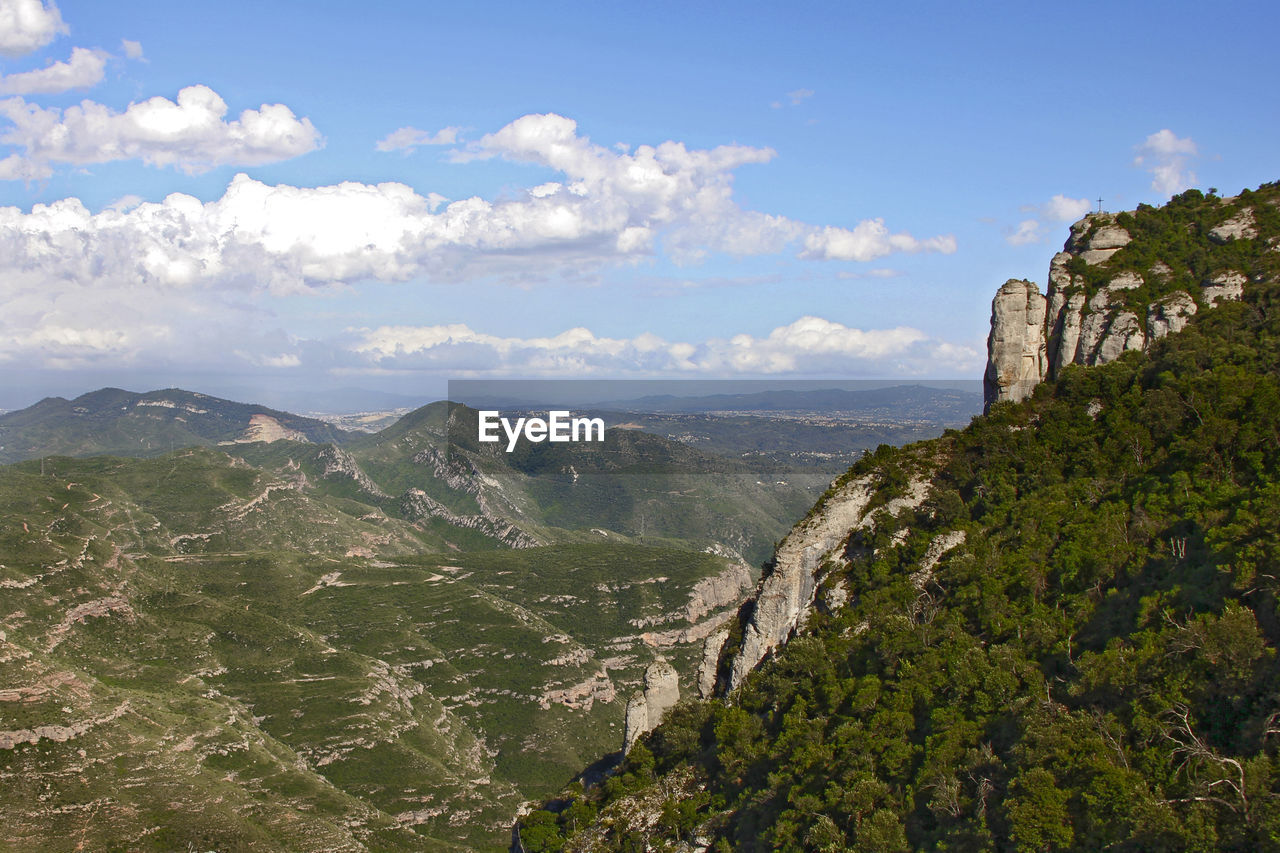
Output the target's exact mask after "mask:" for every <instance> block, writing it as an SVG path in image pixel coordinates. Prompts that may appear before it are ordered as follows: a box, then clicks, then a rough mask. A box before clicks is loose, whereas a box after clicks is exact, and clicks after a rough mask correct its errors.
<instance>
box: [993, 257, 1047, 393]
mask: <svg viewBox="0 0 1280 853" xmlns="http://www.w3.org/2000/svg"><path fill="white" fill-rule="evenodd" d="M1047 310H1048V303H1047V301H1046V300H1045V297H1044V296H1042V295H1041V293H1040V288H1038V287H1036V286H1035V285H1034V284H1032V283H1031V282H1029V281H1024V280H1021V279H1016V278H1011V279H1009V280H1008V281H1007V282H1005V283H1004V286H1003V287H1001V288H1000V290H999V291H997V292H996V297H995V299H993V300H992V301H991V335H990V336H989V337H988V338H987V371H986V375H985V376H984V377H983V396H984V398H985V399H986V402H987V404H988V405H990V404H991V403H994V402H996V401H998V400H1013V401H1014V402H1017V401H1018V400H1025V399H1026V398H1027V397H1029V396H1030V395H1031V391H1032V390H1033V389H1034V388H1035V387H1036V385H1038V384H1040V382H1041V380H1043V379H1044V377H1045V374H1046V372H1047V371H1048V364H1049V362H1048V350H1047V348H1046V345H1045V338H1044V327H1045V315H1046V312H1047Z"/></svg>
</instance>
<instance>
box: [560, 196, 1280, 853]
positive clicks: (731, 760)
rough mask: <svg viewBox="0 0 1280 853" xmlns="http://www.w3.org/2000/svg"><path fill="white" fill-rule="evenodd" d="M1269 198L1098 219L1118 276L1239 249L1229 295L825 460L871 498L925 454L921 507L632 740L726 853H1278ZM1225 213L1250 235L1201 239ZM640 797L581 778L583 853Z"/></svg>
mask: <svg viewBox="0 0 1280 853" xmlns="http://www.w3.org/2000/svg"><path fill="white" fill-rule="evenodd" d="M1277 199H1280V187H1276V186H1270V187H1264V188H1262V189H1260V190H1259V191H1257V192H1255V193H1244V194H1242V195H1241V196H1240V198H1239V199H1237V200H1235V201H1232V202H1227V201H1224V200H1222V199H1219V198H1217V197H1216V196H1209V197H1206V196H1204V195H1202V194H1200V193H1199V192H1195V191H1190V192H1187V193H1184V194H1182V195H1181V196H1179V197H1177V198H1175V199H1174V200H1173V201H1172V202H1171V203H1170V204H1169V205H1168V206H1167V207H1165V208H1162V209H1161V210H1158V211H1157V210H1155V209H1151V208H1145V207H1143V208H1139V210H1138V211H1137V212H1136V213H1135V214H1133V215H1132V216H1126V217H1122V220H1123V221H1122V223H1121V224H1123V225H1124V226H1125V227H1126V228H1129V229H1130V230H1131V232H1132V233H1134V238H1135V239H1134V241H1133V243H1131V244H1130V245H1129V246H1128V247H1126V248H1125V249H1124V250H1122V251H1121V252H1120V253H1117V254H1116V255H1115V256H1114V258H1113V261H1114V262H1117V263H1118V264H1119V266H1120V268H1126V265H1132V266H1133V268H1135V269H1136V268H1139V267H1143V266H1144V265H1145V267H1146V268H1149V266H1150V264H1151V263H1153V262H1154V261H1155V260H1156V259H1163V260H1165V261H1166V262H1167V263H1169V264H1170V265H1171V266H1173V267H1174V268H1175V269H1178V268H1179V265H1181V269H1183V270H1185V273H1180V274H1182V275H1185V281H1183V285H1184V286H1190V285H1192V284H1194V285H1196V286H1198V284H1199V281H1200V279H1201V277H1202V276H1204V275H1207V274H1208V273H1211V272H1213V271H1214V270H1215V269H1217V268H1220V265H1223V264H1232V265H1237V264H1238V265H1241V266H1239V267H1238V268H1241V269H1245V270H1246V271H1247V272H1249V273H1250V274H1251V275H1252V276H1254V278H1255V281H1254V282H1253V283H1251V284H1250V285H1249V287H1248V288H1247V289H1246V294H1245V300H1244V302H1243V303H1239V304H1226V305H1223V306H1221V307H1219V308H1217V309H1215V310H1214V311H1207V312H1201V313H1200V314H1199V315H1198V316H1197V317H1196V318H1195V321H1194V322H1193V323H1192V324H1191V325H1190V326H1189V327H1188V328H1187V329H1185V330H1184V331H1183V332H1181V333H1179V334H1177V335H1173V336H1170V337H1168V338H1166V339H1164V340H1162V341H1160V342H1158V343H1156V344H1155V345H1154V346H1153V347H1152V349H1151V351H1150V352H1149V353H1148V354H1147V355H1146V357H1145V358H1141V357H1139V355H1138V354H1131V355H1130V356H1128V357H1126V358H1123V359H1121V360H1120V361H1118V362H1115V363H1112V364H1109V365H1106V366H1103V367H1097V368H1089V369H1082V368H1068V369H1066V370H1064V371H1063V373H1062V376H1061V377H1059V379H1058V380H1057V381H1056V382H1054V383H1052V384H1046V385H1044V386H1042V387H1041V388H1039V389H1037V393H1036V394H1035V395H1034V397H1033V398H1032V399H1031V400H1029V401H1025V402H1024V403H1021V404H1017V405H1012V404H1005V405H997V406H995V407H993V408H992V410H991V412H990V413H989V414H988V415H987V416H985V417H983V418H979V419H975V421H974V422H973V423H972V424H971V425H970V426H969V427H968V428H967V429H965V430H962V431H957V432H948V433H947V434H946V435H945V436H944V437H942V438H941V439H938V440H935V441H933V442H929V443H927V444H925V445H917V446H911V447H907V448H902V449H893V448H881V449H880V450H879V451H877V452H876V453H874V454H870V455H868V457H867V458H865V459H864V460H863V461H862V462H860V463H859V464H858V465H856V466H854V468H853V469H851V470H850V471H849V473H848V474H846V475H845V476H844V477H843V478H841V482H848V481H849V480H850V479H852V478H857V477H870V478H871V479H873V480H875V481H877V482H879V483H881V484H882V487H881V489H882V491H881V495H880V497H879V498H878V503H879V504H883V503H884V502H885V501H887V499H888V496H889V495H892V494H894V493H895V490H900V489H901V487H902V484H903V482H904V477H909V475H911V474H914V473H915V472H918V471H920V470H922V469H923V468H924V467H925V463H926V462H927V461H928V460H937V463H936V473H935V474H934V475H933V478H932V489H931V494H930V496H929V498H928V500H927V501H926V503H925V505H924V506H923V507H922V508H921V509H920V510H918V511H916V512H913V513H904V514H903V515H902V516H900V517H899V518H897V519H892V520H890V519H887V518H883V517H882V518H881V523H880V524H879V526H878V529H877V530H874V531H861V532H859V533H857V534H855V536H853V537H851V540H850V542H849V543H848V547H847V548H846V551H845V556H846V557H847V558H848V560H849V565H848V566H847V568H842V569H839V570H838V571H839V572H840V573H841V579H842V580H843V581H844V582H845V583H846V584H847V585H848V587H849V589H850V593H851V594H850V596H849V603H848V605H847V606H846V607H845V608H844V609H843V610H841V611H839V612H836V613H831V614H826V613H822V612H814V613H813V614H812V615H811V617H810V619H809V622H808V625H807V629H806V632H805V633H804V634H802V635H801V636H800V637H798V638H796V639H794V640H792V641H791V642H790V643H789V644H788V645H786V646H785V647H784V648H783V649H782V650H780V651H779V652H778V653H777V654H776V655H775V656H774V657H773V658H772V659H771V660H770V661H768V662H767V663H766V664H764V665H763V666H762V667H760V668H759V669H758V670H757V671H756V672H755V673H753V674H752V675H751V676H750V677H749V678H748V679H747V681H746V683H745V684H744V685H743V686H742V687H741V688H740V689H739V690H738V692H736V693H735V694H734V695H733V696H732V697H731V699H730V701H727V702H723V703H721V702H716V703H712V704H709V705H706V706H704V707H703V708H702V709H701V710H700V711H697V712H693V711H690V712H686V713H682V714H679V715H673V717H672V718H671V719H670V720H668V721H667V722H665V723H664V725H663V726H662V727H660V728H659V729H658V730H657V731H655V732H654V733H653V734H652V735H651V736H650V739H649V743H650V744H663V745H664V746H663V747H662V748H659V749H656V750H655V751H654V752H653V758H654V760H655V762H656V764H655V767H654V770H655V772H656V773H657V774H658V781H657V782H656V783H655V784H654V785H653V786H651V789H652V790H662V789H663V786H664V785H665V786H675V780H679V779H683V778H685V776H684V775H682V774H689V773H692V774H693V777H692V778H693V779H694V780H695V782H696V783H694V784H689V783H686V784H683V786H682V787H681V786H675V787H679V788H680V790H683V791H684V792H686V793H685V794H684V795H683V799H684V801H685V802H689V803H694V802H696V803H698V806H697V809H698V819H699V820H701V825H700V828H699V830H698V831H699V832H701V833H702V834H703V835H705V836H708V837H710V838H712V839H713V841H714V844H719V845H721V846H723V847H725V848H730V849H735V850H744V851H757V850H758V851H764V850H838V849H858V850H908V849H924V850H1027V851H1043V850H1076V851H1093V850H1102V849H1114V850H1129V851H1139V850H1141V851H1147V850H1168V851H1173V850H1237V851H1246V850H1248V851H1253V850H1276V849H1280V841H1277V839H1280V834H1278V833H1277V828H1278V827H1280V736H1278V735H1277V732H1280V691H1278V690H1277V687H1276V685H1277V684H1280V661H1277V656H1276V654H1275V649H1276V646H1277V644H1280V608H1278V606H1277V604H1278V602H1280V571H1277V565H1278V563H1280V473H1278V472H1280V268H1278V267H1277V261H1276V257H1277V255H1276V253H1275V252H1265V251H1263V249H1264V248H1265V247H1266V246H1267V245H1268V242H1269V241H1270V240H1272V239H1274V238H1275V237H1277V236H1280V222H1276V221H1274V220H1275V211H1276V201H1277ZM1244 206H1251V207H1252V208H1253V210H1254V211H1255V218H1256V220H1257V222H1258V225H1259V237H1258V238H1257V239H1256V240H1236V241H1231V242H1229V243H1227V244H1226V245H1218V244H1212V243H1210V242H1209V241H1208V240H1207V239H1206V235H1207V232H1208V230H1209V229H1211V228H1213V227H1214V226H1216V225H1217V224H1219V223H1220V222H1222V221H1223V220H1225V219H1226V218H1228V217H1229V216H1232V215H1234V214H1235V213H1236V212H1238V211H1239V210H1240V209H1242V207H1244ZM1086 271H1087V270H1086ZM1114 272H1115V268H1114V266H1113V268H1112V269H1111V270H1110V272H1109V273H1108V275H1113V274H1114ZM1089 274H1090V275H1093V274H1094V273H1092V272H1089ZM1100 283H1101V279H1099V281H1097V282H1092V284H1091V286H1093V285H1094V284H1100ZM1192 292H1195V291H1194V290H1193V291H1192ZM1147 296H1149V294H1148V295H1147ZM1143 298H1147V297H1146V296H1144V297H1143ZM833 493H834V491H832V492H829V493H828V495H826V496H824V500H825V499H829V498H830V495H831V494H833ZM957 529H958V530H963V531H964V532H965V533H966V534H967V536H966V539H965V541H964V543H963V544H962V545H960V546H958V547H956V548H954V549H952V550H951V551H950V552H948V553H947V554H946V556H945V557H944V558H943V559H942V560H941V561H940V562H939V563H938V565H937V566H936V567H935V568H934V570H933V572H932V575H931V577H929V578H928V579H927V580H925V581H920V580H919V579H918V578H917V580H915V581H913V575H914V574H915V573H916V572H917V570H918V567H919V563H920V559H921V556H922V554H923V550H924V548H925V547H927V544H928V542H929V541H930V540H931V539H932V538H933V537H934V536H936V535H938V534H940V533H943V532H947V531H951V530H957ZM619 772H620V774H621V775H622V776H624V777H625V776H626V775H627V774H634V773H635V765H634V764H633V762H632V761H630V760H629V761H628V762H625V763H624V764H623V765H622V767H621V768H620V770H619ZM632 778H633V780H634V779H636V778H637V777H635V776H634V775H633V777H632ZM649 790H650V789H645V788H640V789H639V790H638V791H637V790H636V789H628V790H625V791H624V790H621V789H619V788H610V787H609V786H606V787H604V788H603V789H589V790H587V791H586V792H584V793H583V794H581V795H578V796H577V799H576V800H575V802H577V801H579V800H581V801H585V802H589V803H591V804H592V805H593V806H595V807H597V808H599V810H600V815H601V821H602V823H600V824H597V826H596V827H594V828H592V830H591V831H592V832H593V833H595V834H593V835H592V836H591V837H592V839H593V841H594V842H597V843H595V846H594V847H593V849H622V847H621V846H620V844H621V842H620V839H621V838H622V837H623V834H622V833H621V832H615V833H612V834H610V832H608V831H603V833H602V829H601V827H602V825H603V826H607V824H605V823H603V822H604V820H605V817H606V816H608V815H612V814H615V813H618V810H619V809H621V808H622V807H623V804H625V803H628V802H634V801H637V800H638V798H642V797H643V796H646V792H647V791H649ZM695 792H700V793H702V794H705V796H704V797H698V798H695V796H694V793H695ZM670 808H671V809H674V808H675V806H674V805H672V806H671V807H670ZM668 810H669V809H668V807H667V806H665V805H664V806H663V814H664V815H666V814H667V812H668ZM602 837H603V838H604V839H605V841H604V842H603V844H602V843H598V842H600V839H601V838H602ZM648 837H649V838H650V839H651V840H653V839H655V838H670V837H673V836H672V832H671V830H670V829H669V828H666V827H665V826H664V828H662V829H661V830H658V831H655V832H653V833H650V834H649V836H648ZM574 843H575V842H574V837H573V834H572V833H569V841H568V844H569V846H570V849H574V848H573V844H574Z"/></svg>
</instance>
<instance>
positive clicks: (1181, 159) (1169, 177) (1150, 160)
mask: <svg viewBox="0 0 1280 853" xmlns="http://www.w3.org/2000/svg"><path fill="white" fill-rule="evenodd" d="M1198 154H1199V151H1198V150H1197V149H1196V144H1195V142H1194V141H1192V139H1191V138H1190V137H1186V138H1179V137H1178V135H1177V134H1175V133H1174V132H1173V131H1171V130H1169V129H1168V128H1164V129H1163V130H1158V131H1156V132H1155V133H1153V134H1151V135H1150V136H1148V137H1147V138H1146V141H1144V142H1143V143H1142V145H1140V146H1138V156H1137V157H1135V158H1134V160H1133V163H1134V165H1135V166H1141V167H1143V168H1145V169H1146V170H1147V171H1148V172H1150V173H1151V175H1152V179H1151V189H1153V190H1155V191H1156V192H1158V193H1161V194H1162V195H1170V196H1171V195H1174V194H1176V193H1180V192H1182V191H1183V190H1185V189H1187V188H1188V187H1190V186H1191V185H1192V184H1194V183H1195V182H1196V174H1195V172H1193V171H1191V170H1190V168H1188V167H1189V166H1190V162H1191V158H1193V157H1195V156H1197V155H1198Z"/></svg>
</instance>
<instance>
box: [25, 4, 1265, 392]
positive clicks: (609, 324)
mask: <svg viewBox="0 0 1280 853" xmlns="http://www.w3.org/2000/svg"><path fill="white" fill-rule="evenodd" d="M1277 23H1280V12H1278V11H1277V10H1276V8H1275V7H1274V4H1265V3H1253V4H1248V3H1225V4H1221V5H1218V6H1215V7H1213V8H1212V9H1211V10H1210V9H1208V8H1207V7H1205V6H1204V5H1203V4H1189V3H1161V4H1156V3H1131V4H1114V3H1108V4H1089V3H1076V4H1070V5H1066V4H1053V5H1052V6H1051V5H1049V4H1028V3H1016V4H1015V3H1008V4H996V3H989V4H981V5H978V4H954V3H910V4H880V5H874V6H873V5H869V4H854V3H839V4H837V3H807V4H805V3H801V4H786V6H785V7H784V6H783V4H760V3H732V4H730V3H702V4H688V3H680V4H676V3H650V4H644V5H642V6H635V5H631V6H623V5H621V4H586V3H577V4H570V3H542V4H529V3H469V4H452V5H448V6H446V5H444V4H422V3H392V2H386V3H378V4H354V3H340V2H316V0H311V2H272V3H260V2H257V3H236V2H223V3H219V4H217V5H216V6H215V5H213V4H209V5H202V4H173V3H159V2H131V3H124V4H103V3H90V2H72V0H64V2H60V3H58V4H57V5H56V6H55V4H54V3H52V2H48V0H46V2H44V3H41V2H39V0H0V74H2V75H3V76H0V178H3V180H0V206H4V208H3V210H0V246H3V250H0V267H2V268H0V293H3V299H4V305H5V310H4V311H3V312H0V371H2V373H0V407H6V408H15V407H18V406H22V405H27V404H29V403H31V402H34V401H35V400H36V399H39V398H40V397H42V396H45V395H48V394H62V395H70V394H76V393H80V392H82V391H86V390H91V389H93V388H96V387H99V386H102V385H108V384H109V385H116V386H121V387H126V388H132V389H137V390H144V389H147V388H152V387H163V386H171V385H177V386H181V387H187V388H191V389H193V390H201V391H205V392H208V393H215V394H217V393H221V394H230V395H235V396H238V397H240V398H242V399H248V398H256V399H263V400H267V401H270V400H272V399H273V397H278V396H279V395H280V394H281V393H283V391H285V390H288V391H290V392H292V393H295V394H296V393H300V392H301V393H307V394H314V395H315V398H316V400H317V403H316V406H315V408H317V409H323V408H324V402H323V397H324V394H325V393H326V391H327V390H331V389H334V388H339V387H362V388H371V389H384V390H391V391H396V392H399V393H404V394H409V395H415V396H420V397H422V398H423V399H427V398H431V397H435V396H439V395H441V394H442V393H443V391H444V387H445V381H446V380H448V379H451V378H454V379H456V378H485V377H504V378H505V377H512V376H538V377H557V378H582V377H627V378H639V377H653V376H662V377H669V376H678V377H687V378H712V377H722V376H731V377H769V378H777V377H839V378H846V377H849V378H866V377H896V376H902V377H912V376H914V377H966V378H976V377H978V376H979V375H980V374H981V371H982V364H983V344H984V340H985V336H986V333H987V322H988V314H989V306H990V298H991V295H992V294H993V293H994V291H995V289H996V287H998V285H999V284H1001V283H1002V282H1003V281H1004V280H1005V279H1006V278H1009V277H1027V278H1031V279H1032V280H1035V281H1039V282H1041V283H1043V280H1044V276H1045V273H1046V271H1047V268H1048V262H1049V259H1050V257H1052V255H1053V253H1054V251H1056V250H1057V248H1058V247H1059V246H1060V244H1061V242H1062V240H1063V239H1064V238H1065V236H1066V232H1067V226H1068V225H1069V223H1070V222H1071V221H1072V220H1074V219H1075V218H1078V216H1079V215H1080V214H1081V212H1082V211H1083V210H1084V209H1085V208H1086V207H1087V206H1088V205H1089V204H1090V203H1093V204H1096V201H1091V200H1096V199H1097V198H1098V197H1099V196H1101V197H1102V198H1103V203H1104V206H1105V207H1106V208H1108V209H1111V210H1118V209H1131V208H1132V207H1134V206H1135V205H1137V204H1138V203H1140V202H1147V203H1159V202H1162V201H1164V200H1165V199H1167V198H1168V196H1169V195H1170V194H1172V193H1174V192H1177V191H1180V190H1181V189H1183V188H1186V187H1191V186H1195V187H1200V188H1203V189H1207V188H1209V187H1211V186H1212V187H1217V188H1219V189H1220V190H1221V191H1222V192H1224V193H1233V192H1235V191H1238V190H1239V189H1241V188H1244V187H1254V186H1257V185H1258V184H1260V183H1263V182H1267V181H1272V180H1276V179H1280V146H1278V145H1277V141H1278V139H1280V134H1278V133H1277V130H1278V129H1280V128H1278V125H1280V114H1278V112H1280V110H1278V107H1280V103H1278V101H1280V95H1278V94H1277V91H1276V88H1275V80H1277V79H1280V74H1278V73H1277V72H1278V71H1280V68H1277V66H1278V65H1280V60H1277V58H1276V51H1275V50H1274V45H1273V44H1272V43H1271V42H1272V40H1273V34H1274V32H1275V29H1276V25H1277Z"/></svg>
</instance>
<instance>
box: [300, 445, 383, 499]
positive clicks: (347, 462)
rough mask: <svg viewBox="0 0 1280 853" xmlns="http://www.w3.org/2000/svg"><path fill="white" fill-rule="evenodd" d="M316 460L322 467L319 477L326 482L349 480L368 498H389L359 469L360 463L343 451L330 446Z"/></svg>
mask: <svg viewBox="0 0 1280 853" xmlns="http://www.w3.org/2000/svg"><path fill="white" fill-rule="evenodd" d="M317 459H318V460H319V462H320V464H321V465H323V466H324V468H323V470H322V471H321V472H320V476H322V477H324V478H325V479H326V480H343V479H345V480H351V481H352V482H354V483H355V485H356V488H358V489H359V490H360V491H362V492H364V493H365V494H366V495H369V496H370V497H374V498H386V497H390V495H388V494H387V493H386V492H384V491H383V490H382V489H381V488H380V487H379V486H378V484H377V483H375V482H374V481H373V480H372V479H370V477H369V475H368V474H366V473H365V472H364V469H363V468H361V467H360V463H358V462H356V460H355V457H354V456H352V455H351V454H350V453H347V452H346V451H345V450H343V449H341V448H339V447H335V446H334V445H332V444H330V445H327V446H326V447H325V448H324V449H323V450H321V451H320V454H319V456H317Z"/></svg>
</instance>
